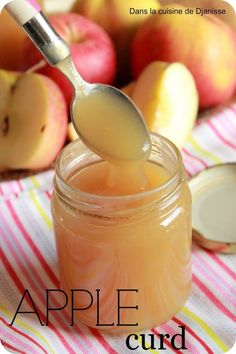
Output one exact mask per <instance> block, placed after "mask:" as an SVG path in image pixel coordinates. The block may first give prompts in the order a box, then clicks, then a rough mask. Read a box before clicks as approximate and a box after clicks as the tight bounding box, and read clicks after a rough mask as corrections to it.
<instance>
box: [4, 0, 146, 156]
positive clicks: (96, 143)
mask: <svg viewBox="0 0 236 354" xmlns="http://www.w3.org/2000/svg"><path fill="white" fill-rule="evenodd" d="M6 8H7V10H8V11H9V13H10V14H11V15H12V16H13V17H14V18H15V20H16V21H17V22H18V23H19V24H20V25H21V26H22V27H23V29H24V30H25V31H26V33H27V34H28V36H29V37H30V39H31V40H32V41H33V42H34V44H35V45H36V46H37V48H38V49H39V50H40V52H41V53H42V54H43V56H44V57H45V59H46V60H47V61H48V63H49V64H50V65H52V66H55V67H57V68H58V69H59V70H60V71H61V72H62V73H63V74H64V75H65V76H66V77H67V78H68V79H69V80H70V82H71V84H72V86H73V88H74V97H73V100H72V103H71V118H72V121H73V124H74V127H75V130H76V131H77V133H78V135H79V136H80V138H81V139H82V140H83V142H84V143H85V144H86V145H87V146H89V147H90V149H91V150H93V151H95V152H96V153H98V154H99V155H102V156H105V157H106V158H108V159H109V158H110V159H114V160H137V158H141V159H144V158H145V157H146V156H148V154H149V153H150V150H151V140H150V136H149V132H148V129H147V126H146V124H145V121H144V119H143V117H142V115H141V113H140V111H139V110H138V109H137V107H136V106H135V105H134V103H133V102H132V101H131V100H130V99H129V98H128V97H127V96H126V95H125V94H124V93H123V92H121V91H120V90H118V89H117V88H115V87H113V86H109V85H103V84H89V83H88V82H86V81H85V80H83V79H82V77H81V76H80V75H79V73H78V72H77V70H76V68H75V66H74V64H73V61H72V58H71V53H70V49H69V47H68V46H67V44H66V43H65V41H64V40H63V39H62V38H61V37H60V36H59V35H58V34H57V33H56V32H55V30H54V29H53V28H52V26H51V25H50V24H49V22H48V21H47V19H46V18H45V17H44V15H43V14H42V12H41V11H39V9H38V8H37V9H35V8H34V7H32V5H30V4H29V2H28V1H25V0H14V1H11V2H10V3H9V4H8V5H7V6H6ZM95 95H96V99H95V98H94V97H95ZM98 95H100V96H102V100H103V103H105V102H107V104H96V102H97V98H98ZM100 98H101V97H100ZM111 100H112V102H113V103H114V105H113V109H111V105H110V104H108V102H110V101H111ZM100 103H101V102H100ZM91 104H92V105H93V108H94V115H93V114H92V115H91V114H90V115H89V116H88V114H87V116H85V114H86V112H88V109H89V107H90V108H91ZM85 105H86V106H85ZM82 106H83V109H81V107H82ZM98 107H100V108H99V109H100V110H101V112H100V114H98V113H99V112H98ZM108 107H110V108H109V109H108ZM116 109H119V110H120V111H119V112H116ZM77 111H78V119H77V117H75V115H76V113H77ZM116 113H120V116H119V117H118V115H117V114H116ZM98 115H99V117H100V118H99V119H100V121H98ZM108 119H113V121H114V124H109V126H108V125H107V126H104V124H105V123H107V122H108ZM115 119H116V120H115ZM91 120H93V121H91ZM82 123H83V124H82ZM88 124H90V126H91V125H92V124H93V126H94V130H96V132H95V133H96V134H91V129H90V130H88V129H86V126H87V125H88ZM127 127H128V129H127ZM105 129H107V135H106V134H105V133H104V130H105ZM131 130H132V131H131ZM88 132H89V134H88ZM99 134H100V135H102V136H103V139H99V136H100V135H99ZM104 134H105V135H104ZM118 138H119V139H120V147H119V148H117V146H118V145H117V144H114V139H118ZM131 140H132V144H131V143H130V141H131ZM115 145H116V147H115Z"/></svg>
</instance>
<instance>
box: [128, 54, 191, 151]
mask: <svg viewBox="0 0 236 354" xmlns="http://www.w3.org/2000/svg"><path fill="white" fill-rule="evenodd" d="M131 98H132V99H133V101H134V102H135V103H136V105H137V106H138V107H139V109H140V110H141V112H142V113H143V115H144V118H145V120H146V122H147V125H148V127H149V129H150V130H151V131H153V132H157V133H159V134H161V135H163V136H165V137H167V138H168V139H170V140H172V141H173V142H174V143H175V144H176V145H177V146H179V147H181V146H182V145H183V144H184V143H185V141H186V139H187V137H188V136H189V134H190V132H191V130H192V128H193V125H194V122H195V120H196V117H197V113H198V93H197V89H196V85H195V82H194V79H193V76H192V74H191V73H190V71H189V70H188V69H187V68H186V67H185V66H184V65H183V64H180V63H165V62H159V61H154V62H152V63H150V64H149V65H148V66H147V67H146V68H145V69H144V71H143V72H142V73H141V74H140V76H139V77H138V79H137V81H136V84H135V86H134V89H133V93H132V96H131Z"/></svg>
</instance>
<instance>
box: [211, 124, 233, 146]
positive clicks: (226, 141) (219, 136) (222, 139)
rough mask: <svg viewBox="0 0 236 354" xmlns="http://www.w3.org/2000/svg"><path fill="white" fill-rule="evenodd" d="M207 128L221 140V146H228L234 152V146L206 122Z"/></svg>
mask: <svg viewBox="0 0 236 354" xmlns="http://www.w3.org/2000/svg"><path fill="white" fill-rule="evenodd" d="M207 124H208V126H209V127H210V128H211V130H212V131H213V132H214V133H215V134H216V136H217V137H218V138H219V139H220V140H221V142H222V143H223V144H225V145H226V146H229V147H230V148H232V149H233V150H236V145H235V144H234V143H233V142H231V141H229V140H228V139H226V138H225V137H224V136H223V135H222V134H221V133H220V132H219V130H218V129H217V128H216V127H215V126H214V124H213V123H212V122H210V121H208V122H207Z"/></svg>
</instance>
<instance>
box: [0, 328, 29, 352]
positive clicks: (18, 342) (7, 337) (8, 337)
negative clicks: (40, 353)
mask: <svg viewBox="0 0 236 354" xmlns="http://www.w3.org/2000/svg"><path fill="white" fill-rule="evenodd" d="M1 332H2V333H1V337H2V338H3V339H4V341H5V342H7V343H9V346H12V345H14V348H16V349H17V350H18V351H21V352H22V350H24V352H25V353H27V354H28V353H34V349H35V347H32V346H31V345H29V343H27V342H26V341H25V340H22V339H20V338H19V336H15V335H13V334H11V333H10V332H9V331H8V330H7V329H6V327H4V328H3V329H2V330H1Z"/></svg>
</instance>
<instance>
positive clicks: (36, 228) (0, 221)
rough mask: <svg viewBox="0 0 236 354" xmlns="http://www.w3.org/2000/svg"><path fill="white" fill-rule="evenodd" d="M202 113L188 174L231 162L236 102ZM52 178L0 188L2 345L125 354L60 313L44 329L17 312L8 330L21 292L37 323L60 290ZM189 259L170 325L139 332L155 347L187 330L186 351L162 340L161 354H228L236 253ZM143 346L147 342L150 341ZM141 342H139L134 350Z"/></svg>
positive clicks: (117, 341) (113, 340) (187, 152)
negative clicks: (189, 278) (187, 280)
mask: <svg viewBox="0 0 236 354" xmlns="http://www.w3.org/2000/svg"><path fill="white" fill-rule="evenodd" d="M205 115H206V117H205V118H206V119H203V120H199V121H198V123H197V125H196V127H195V129H194V131H193V133H192V136H191V137H190V139H189V140H188V143H187V144H186V145H185V147H184V148H183V150H182V152H183V158H184V163H185V166H186V170H187V173H188V174H189V175H192V174H194V173H196V172H198V171H200V170H202V169H203V168H205V167H207V166H209V165H213V164H218V163H221V162H229V161H236V104H231V105H230V106H228V107H220V108H218V109H217V110H215V111H214V112H208V113H206V114H205ZM52 177H53V171H50V172H46V173H41V174H38V175H36V176H33V177H30V178H25V179H21V180H19V181H12V182H5V183H2V184H1V185H0V234H1V260H2V262H1V293H0V294H1V297H0V330H1V332H0V333H1V339H2V343H3V344H4V346H5V347H6V348H7V349H8V350H10V351H12V352H14V353H27V354H32V353H33V354H41V353H42V354H43V353H44V354H49V353H50V354H52V353H56V354H64V353H73V354H74V353H76V354H78V353H86V354H87V353H122V354H123V353H130V350H128V349H127V347H126V343H125V338H126V336H119V337H118V336H114V335H108V334H104V333H99V332H98V331H97V330H95V329H89V328H87V327H85V326H80V327H77V326H73V327H71V326H69V325H68V324H69V320H68V318H67V317H66V315H64V316H62V314H61V313H60V312H58V313H56V312H55V314H51V322H52V324H51V326H50V327H46V326H44V327H42V326H40V324H39V322H38V321H37V318H36V316H35V314H32V315H29V314H26V315H23V314H19V315H18V316H17V318H16V320H15V322H14V326H12V327H10V326H9V325H8V324H9V322H11V320H12V317H13V314H14V313H15V311H16V308H17V306H18V304H19V301H20V299H21V297H22V294H23V293H24V290H25V289H30V294H31V296H32V298H33V300H34V301H35V303H36V304H37V306H38V309H39V312H40V317H41V318H42V319H43V318H44V316H43V314H45V289H53V288H54V289H58V287H59V282H58V270H57V266H56V255H55V245H54V236H53V228H52V220H51V213H50V197H51V193H52ZM192 261H193V289H192V293H191V297H190V299H189V301H188V302H187V303H186V304H185V306H184V307H183V309H182V310H181V312H180V313H178V314H177V315H176V316H175V317H174V318H173V319H172V320H171V321H169V322H168V323H166V324H164V325H162V326H159V327H158V328H153V329H151V330H150V331H146V332H144V333H146V334H153V335H154V337H155V340H156V344H157V347H158V346H159V339H158V338H159V334H160V333H168V334H170V335H171V336H172V335H174V334H175V333H179V328H178V326H185V328H186V347H187V348H188V349H187V350H178V351H177V350H174V349H173V347H172V346H171V344H170V341H169V339H167V338H165V341H164V344H165V346H166V348H167V349H166V350H165V351H164V352H165V353H172V352H178V353H193V354H194V353H197V354H203V353H214V354H217V353H224V352H227V351H228V350H229V349H230V348H231V347H232V346H233V344H234V342H235V339H236V325H235V323H236V272H235V271H236V255H223V254H215V253H211V252H208V251H205V250H203V249H200V248H199V247H197V246H196V245H194V246H193V252H192ZM28 300H29V298H28ZM28 302H30V300H29V301H28ZM55 304H56V301H55ZM57 305H58V304H57ZM146 341H147V343H150V341H148V337H146ZM140 342H141V337H140V336H139V337H138V340H137V342H136V344H135V345H137V343H138V344H139V343H140ZM131 343H132V345H134V342H131ZM176 343H178V340H177V339H176ZM149 351H150V352H152V353H158V352H159V353H160V352H163V351H162V350H154V349H151V350H149ZM135 352H136V353H142V352H145V353H146V352H148V350H145V351H144V350H142V349H140V348H139V349H137V350H136V351H135Z"/></svg>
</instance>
